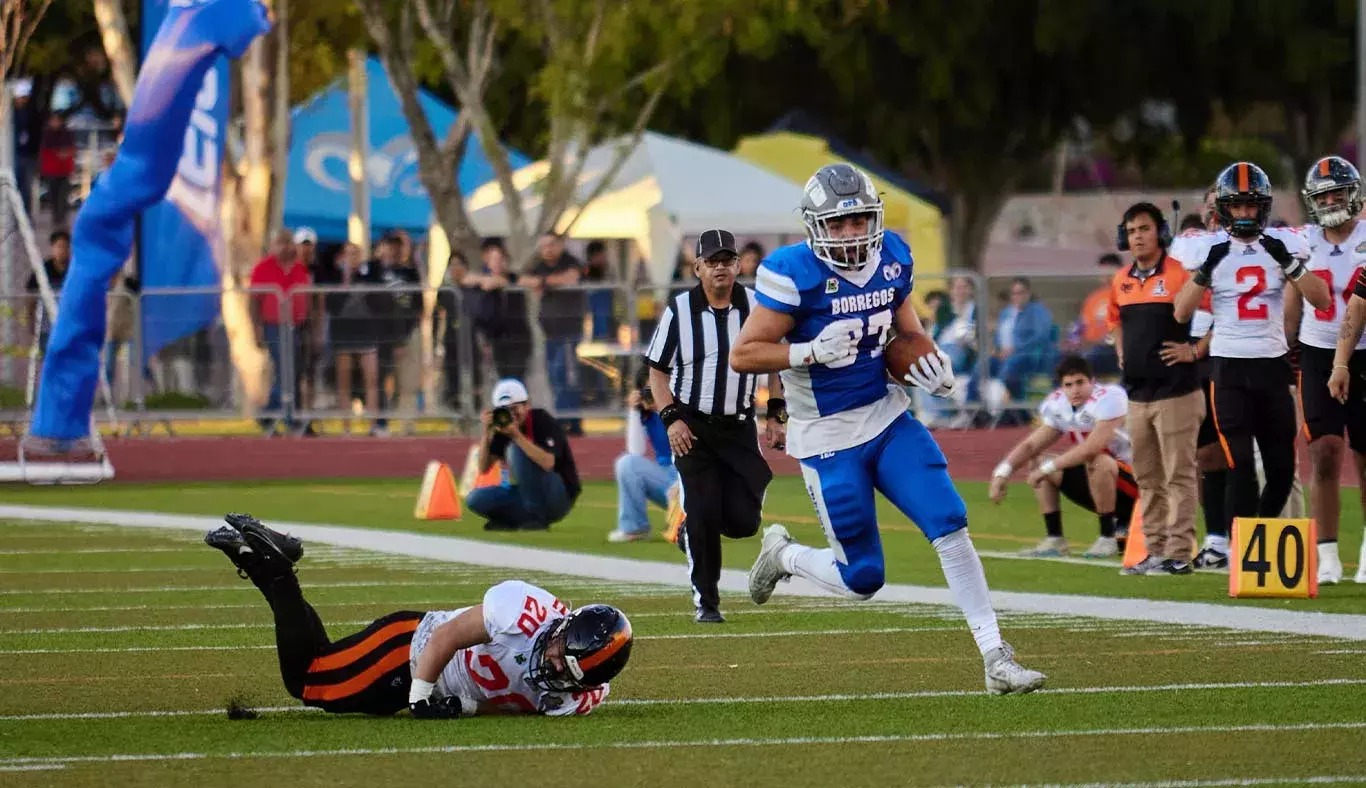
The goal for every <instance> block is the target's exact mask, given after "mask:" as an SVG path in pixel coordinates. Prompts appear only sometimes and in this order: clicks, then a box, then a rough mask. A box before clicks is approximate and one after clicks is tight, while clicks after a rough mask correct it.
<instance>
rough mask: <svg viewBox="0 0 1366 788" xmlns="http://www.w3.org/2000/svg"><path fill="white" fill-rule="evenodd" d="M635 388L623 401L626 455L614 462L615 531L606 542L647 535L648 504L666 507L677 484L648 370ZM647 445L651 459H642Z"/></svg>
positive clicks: (671, 451)
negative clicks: (670, 492) (652, 457)
mask: <svg viewBox="0 0 1366 788" xmlns="http://www.w3.org/2000/svg"><path fill="white" fill-rule="evenodd" d="M641 372H642V374H641V375H639V376H638V377H637V379H636V387H635V390H633V391H632V392H631V393H630V394H629V395H627V397H626V404H627V405H628V406H629V407H630V410H629V411H628V412H627V414H626V453H625V454H623V455H621V456H620V457H618V458H617V462H616V466H615V471H614V473H615V476H616V479H617V528H616V530H615V531H612V532H611V533H609V534H608V535H607V541H609V542H635V541H638V540H640V539H644V538H646V537H648V536H649V535H650V518H649V515H648V514H647V509H648V506H649V503H654V504H655V505H656V506H659V507H661V508H668V506H669V489H670V488H671V487H673V486H674V484H675V483H677V482H678V471H677V470H675V469H674V455H673V450H672V449H670V448H669V431H668V428H667V427H665V426H664V420H663V419H661V418H660V417H659V410H658V409H657V408H656V407H655V398H654V395H653V394H652V393H651V392H650V386H649V368H648V367H646V368H644V369H642V370H641ZM647 442H648V443H649V445H650V448H652V449H653V450H654V454H655V456H654V459H650V458H649V457H647V456H645V446H646V443H647Z"/></svg>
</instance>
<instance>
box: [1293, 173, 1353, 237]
mask: <svg viewBox="0 0 1366 788" xmlns="http://www.w3.org/2000/svg"><path fill="white" fill-rule="evenodd" d="M1334 193H1338V194H1340V195H1341V199H1339V200H1338V201H1336V202H1334V203H1332V204H1331V205H1330V204H1327V203H1325V202H1322V201H1320V199H1319V198H1321V197H1326V196H1328V195H1330V194H1334ZM1304 207H1305V211H1306V212H1308V214H1309V218H1311V219H1313V220H1314V223H1315V224H1317V225H1318V226H1320V227H1341V226H1342V225H1344V224H1346V223H1348V222H1350V221H1352V219H1354V218H1356V215H1357V214H1358V213H1360V212H1361V184H1360V183H1353V184H1349V185H1347V186H1339V185H1337V184H1333V185H1332V186H1329V187H1328V188H1325V189H1319V190H1316V191H1307V192H1305V194H1304ZM1354 208H1355V210H1354Z"/></svg>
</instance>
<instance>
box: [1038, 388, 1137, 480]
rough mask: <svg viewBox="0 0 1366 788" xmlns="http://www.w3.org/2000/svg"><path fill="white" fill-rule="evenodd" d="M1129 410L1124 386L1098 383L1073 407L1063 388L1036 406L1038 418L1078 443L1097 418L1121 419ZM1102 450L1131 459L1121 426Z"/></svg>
mask: <svg viewBox="0 0 1366 788" xmlns="http://www.w3.org/2000/svg"><path fill="white" fill-rule="evenodd" d="M1128 412H1129V395H1127V394H1125V393H1124V389H1123V388H1121V387H1119V386H1112V385H1109V384H1106V383H1097V384H1096V385H1095V386H1093V387H1092V388H1091V397H1090V398H1089V399H1087V400H1086V401H1085V402H1083V403H1082V404H1081V405H1080V406H1078V407H1075V408H1074V407H1072V403H1071V402H1069V401H1068V400H1067V394H1065V393H1064V392H1063V390H1062V389H1057V390H1055V391H1054V392H1053V393H1052V394H1050V395H1048V397H1047V399H1045V400H1044V401H1043V404H1042V405H1040V406H1039V421H1042V422H1043V423H1044V424H1046V425H1047V426H1049V427H1052V428H1053V429H1055V430H1057V431H1058V432H1061V433H1064V434H1065V435H1067V437H1068V438H1070V439H1071V440H1072V442H1073V443H1081V442H1082V441H1084V440H1086V438H1087V437H1088V436H1089V435H1090V434H1091V433H1092V432H1094V431H1095V429H1096V425H1097V424H1099V423H1100V422H1102V421H1109V420H1111V419H1122V418H1124V416H1125V415H1126V414H1128ZM1105 450H1106V451H1107V452H1108V453H1109V454H1110V455H1111V456H1113V457H1114V458H1115V459H1117V460H1119V461H1120V462H1133V459H1134V451H1133V445H1132V444H1131V443H1130V442H1129V433H1128V432H1127V431H1126V430H1125V429H1124V427H1123V426H1121V427H1120V428H1119V429H1117V430H1115V434H1114V437H1113V438H1111V439H1110V443H1109V444H1108V445H1107V446H1106V447H1105Z"/></svg>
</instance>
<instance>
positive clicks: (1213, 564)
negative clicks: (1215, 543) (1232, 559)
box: [1195, 547, 1228, 569]
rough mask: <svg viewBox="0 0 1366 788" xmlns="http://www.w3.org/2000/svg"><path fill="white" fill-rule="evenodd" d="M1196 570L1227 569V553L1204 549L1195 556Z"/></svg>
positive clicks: (1209, 548)
mask: <svg viewBox="0 0 1366 788" xmlns="http://www.w3.org/2000/svg"><path fill="white" fill-rule="evenodd" d="M1195 568H1196V569H1228V553H1221V552H1219V551H1218V550H1215V549H1214V548H1212V547H1206V548H1205V549H1203V550H1201V551H1200V552H1199V553H1198V554H1197V555H1196V556H1195Z"/></svg>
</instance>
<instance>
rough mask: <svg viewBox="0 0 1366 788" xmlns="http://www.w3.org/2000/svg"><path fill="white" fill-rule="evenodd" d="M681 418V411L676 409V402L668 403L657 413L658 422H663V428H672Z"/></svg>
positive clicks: (678, 408)
mask: <svg viewBox="0 0 1366 788" xmlns="http://www.w3.org/2000/svg"><path fill="white" fill-rule="evenodd" d="M682 418H683V409H682V408H680V407H678V403H677V402H670V403H669V404H668V405H665V406H664V407H663V408H662V409H661V410H660V411H659V420H660V421H662V422H664V426H665V427H672V426H673V423H674V422H675V421H680V420H682Z"/></svg>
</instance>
